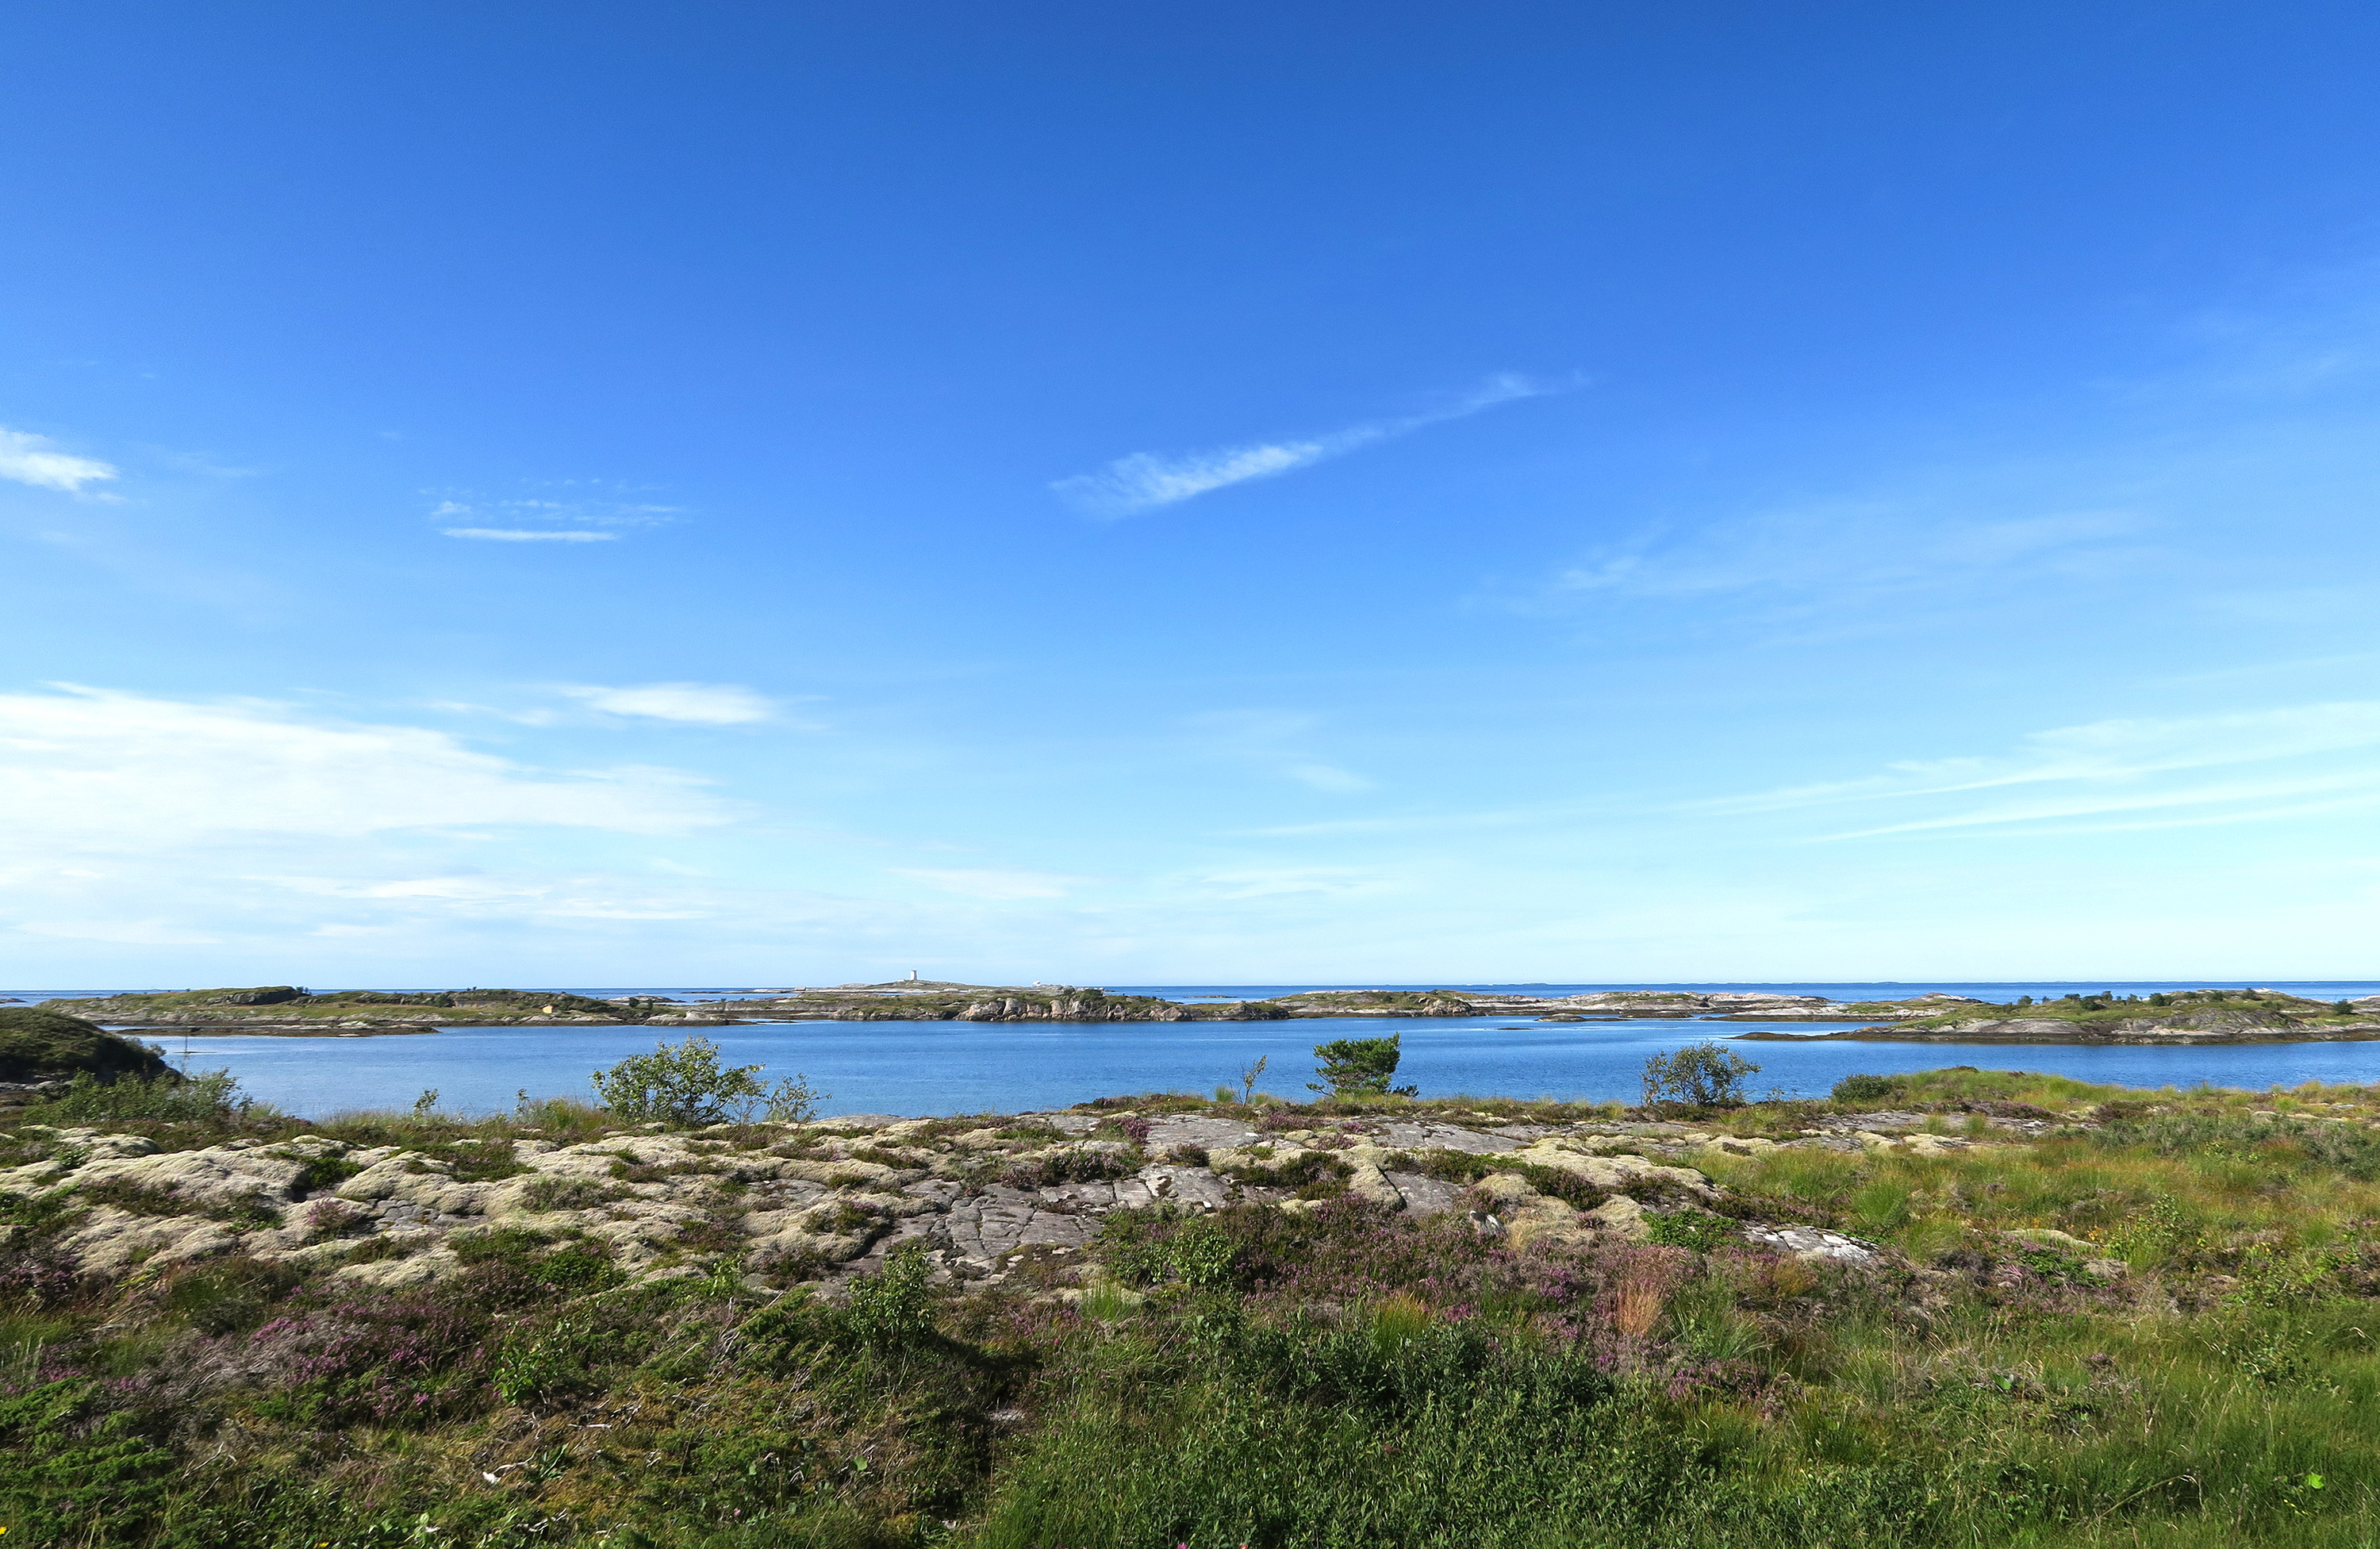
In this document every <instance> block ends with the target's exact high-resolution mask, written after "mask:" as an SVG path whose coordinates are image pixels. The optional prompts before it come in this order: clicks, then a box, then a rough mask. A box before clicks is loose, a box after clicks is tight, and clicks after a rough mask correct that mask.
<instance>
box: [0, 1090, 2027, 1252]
mask: <svg viewBox="0 0 2380 1549" xmlns="http://www.w3.org/2000/svg"><path fill="white" fill-rule="evenodd" d="M1242 1113H1244V1111H1242ZM1242 1113H1234V1112H1230V1111H1221V1112H1211V1113H1162V1112H1152V1113H1149V1114H1147V1115H1146V1116H1144V1115H1141V1114H1138V1113H1136V1112H1135V1111H1133V1110H1130V1109H1120V1108H1113V1107H1110V1108H1106V1109H1104V1110H1102V1111H1098V1112H1083V1111H1068V1112H1060V1113H1038V1114H1018V1115H1008V1116H977V1117H973V1118H967V1119H916V1118H900V1117H896V1116H889V1115H859V1116H844V1117H840V1118H835V1119H831V1120H825V1121H821V1122H819V1123H814V1124H808V1125H753V1126H725V1125H722V1126H716V1127H713V1128H710V1129H706V1130H695V1131H691V1132H671V1131H665V1130H662V1129H661V1128H659V1127H654V1126H647V1127H645V1128H624V1129H619V1130H613V1131H609V1132H606V1133H604V1134H603V1135H601V1137H600V1138H598V1139H593V1140H575V1141H568V1142H565V1141H563V1140H553V1139H546V1138H541V1137H540V1136H539V1135H537V1134H535V1133H528V1134H516V1135H514V1136H512V1137H510V1138H497V1139H487V1140H480V1139H454V1138H451V1137H450V1138H447V1139H445V1140H441V1141H436V1142H433V1141H431V1140H425V1141H423V1142H422V1143H421V1145H420V1148H419V1149H408V1148H407V1147H405V1146H402V1145H379V1146H363V1145H353V1144H349V1143H346V1142H345V1141H342V1140H337V1139H334V1138H333V1137H331V1136H329V1135H325V1134H320V1133H305V1134H300V1135H297V1136H295V1137H293V1138H290V1139H287V1140H280V1141H275V1142H272V1143H262V1142H259V1141H257V1140H233V1141H228V1142H225V1143H223V1144H219V1145H212V1146H202V1147H197V1148H192V1149H184V1150H164V1149H160V1147H159V1146H158V1145H157V1143H156V1142H154V1141H152V1140H148V1139H146V1138H144V1137H142V1136H140V1135H137V1134H119V1133H111V1132H108V1131H106V1130H104V1129H102V1128H44V1127H41V1126H31V1125H28V1126H22V1127H20V1128H18V1130H16V1131H13V1132H7V1133H6V1134H0V1139H5V1140H7V1141H8V1142H9V1143H10V1145H11V1146H12V1147H13V1150H14V1154H15V1155H16V1156H17V1157H18V1158H24V1157H26V1156H28V1155H30V1157H31V1159H30V1160H20V1161H19V1163H18V1165H15V1166H12V1167H6V1168H0V1193H5V1194H10V1195H16V1196H19V1197H23V1198H27V1199H30V1200H33V1201H47V1202H48V1203H47V1205H45V1206H44V1208H50V1207H55V1208H60V1209H64V1210H67V1211H70V1212H72V1213H73V1219H72V1222H71V1226H70V1229H69V1230H68V1231H67V1233H66V1234H65V1235H64V1236H63V1238H61V1239H60V1240H61V1245H62V1247H63V1248H64V1249H65V1250H66V1251H67V1253H69V1254H70V1255H71V1256H72V1259H73V1262H74V1266H75V1268H76V1270H77V1271H78V1272H79V1274H81V1275H86V1276H96V1277H99V1278H103V1279H115V1278H119V1277H123V1276H127V1275H136V1274H143V1273H152V1272H155V1271H158V1270H163V1269H165V1268H168V1267H171V1266H173V1265H176V1264H181V1263H186V1262H190V1261H193V1260H197V1259H203V1258H210V1257H213V1256H216V1255H221V1254H235V1253H237V1254H244V1255H246V1256H248V1257H250V1258H253V1259H256V1260H259V1261H262V1262H276V1261H288V1262H293V1263H297V1264H303V1265H308V1266H311V1267H314V1268H318V1269H321V1270H323V1271H326V1272H327V1273H329V1274H331V1275H334V1276H335V1277H337V1278H339V1279H342V1280H346V1281H348V1282H350V1283H353V1284H356V1285H357V1286H358V1287H383V1288H385V1287H402V1286H409V1285H418V1284H421V1283H424V1282H428V1281H434V1280H436V1279H439V1278H441V1277H442V1276H444V1275H450V1274H453V1273H455V1271H456V1270H458V1269H459V1268H461V1267H462V1266H463V1264H464V1262H465V1256H464V1255H465V1254H466V1253H468V1249H469V1243H470V1239H471V1238H473V1237H475V1236H479V1235H482V1234H486V1233H489V1232H492V1231H499V1230H506V1229H510V1230H515V1231H519V1232H524V1233H528V1234H534V1235H535V1236H536V1237H537V1238H539V1239H540V1240H546V1241H576V1242H579V1243H582V1244H585V1245H587V1246H589V1247H590V1248H592V1249H594V1250H597V1251H599V1252H601V1254H602V1255H603V1256H604V1257H605V1258H607V1259H608V1260H609V1262H611V1263H612V1265H613V1268H614V1269H615V1270H617V1271H618V1272H620V1273H621V1274H623V1275H625V1276H626V1277H627V1278H629V1279H631V1280H636V1279H649V1278H658V1277H662V1276H672V1275H687V1274H695V1273H716V1272H717V1270H718V1267H719V1265H720V1263H721V1262H722V1260H726V1261H730V1262H733V1263H734V1265H735V1266H736V1267H737V1268H738V1269H740V1270H741V1271H742V1273H744V1274H745V1275H747V1276H748V1277H752V1278H754V1279H755V1280H757V1281H758V1282H759V1283H760V1284H764V1285H770V1286H778V1287H783V1286H791V1285H795V1284H812V1285H816V1286H819V1287H822V1288H824V1289H826V1290H828V1291H830V1292H832V1291H833V1290H834V1289H836V1288H838V1287H841V1286H843V1285H844V1284H847V1283H848V1281H849V1280H850V1279H851V1278H852V1277H854V1276H855V1275H864V1274H867V1273H869V1272H871V1271H872V1270H874V1269H875V1268H877V1267H879V1266H880V1265H881V1263H882V1262H883V1260H884V1257H885V1255H886V1254H888V1253H890V1252H892V1251H894V1250H899V1249H902V1248H904V1247H905V1246H907V1245H909V1244H911V1243H917V1245H919V1246H920V1247H921V1248H923V1250H925V1251H926V1252H927V1254H928V1255H929V1259H930V1261H931V1262H932V1263H933V1264H934V1265H935V1267H936V1271H937V1273H938V1275H941V1276H943V1277H946V1278H953V1279H957V1280H962V1281H966V1282H980V1283H984V1284H989V1285H998V1284H1000V1283H1002V1282H1003V1281H1004V1280H1007V1279H1009V1278H1010V1277H1012V1276H1013V1275H1014V1274H1015V1273H1016V1272H1017V1271H1018V1269H1019V1268H1020V1266H1028V1265H1029V1266H1038V1273H1041V1274H1042V1275H1043V1278H1044V1280H1045V1281H1046V1279H1047V1277H1048V1272H1049V1268H1050V1265H1051V1264H1056V1263H1065V1262H1075V1263H1080V1262H1084V1259H1085V1256H1086V1255H1087V1250H1088V1249H1089V1248H1090V1246H1091V1244H1092V1241H1093V1239H1094V1238H1097V1237H1098V1235H1099V1230H1100V1226H1101V1225H1102V1222H1103V1220H1104V1218H1105V1217H1106V1216H1107V1215H1108V1214H1109V1213H1111V1212H1112V1211H1117V1210H1140V1209H1148V1208H1151V1207H1164V1208H1169V1209H1172V1210H1176V1211H1182V1212H1189V1213H1197V1212H1206V1211H1215V1210H1220V1209H1224V1208H1227V1207H1230V1206H1234V1205H1266V1206H1272V1207H1276V1208H1281V1209H1287V1210H1293V1211H1299V1210H1308V1209H1312V1208H1315V1207H1316V1205H1317V1204H1318V1202H1319V1201H1322V1200H1325V1199H1330V1198H1335V1197H1341V1196H1352V1197H1353V1198H1354V1199H1356V1200H1360V1201H1364V1202H1365V1203H1366V1204H1367V1205H1369V1206H1371V1207H1373V1208H1376V1209H1378V1210H1380V1211H1383V1212H1387V1213H1392V1214H1403V1215H1406V1216H1408V1217H1415V1218H1419V1217H1428V1216H1436V1215H1442V1214H1447V1213H1450V1212H1456V1211H1467V1212H1468V1213H1469V1214H1470V1215H1471V1218H1472V1220H1473V1222H1474V1224H1475V1226H1477V1227H1478V1228H1479V1229H1480V1230H1482V1231H1490V1232H1493V1233H1496V1234H1499V1235H1502V1236H1505V1237H1507V1238H1509V1239H1510V1240H1511V1242H1512V1244H1513V1246H1515V1247H1527V1246H1529V1245H1531V1244H1537V1245H1541V1246H1545V1247H1555V1248H1560V1247H1575V1246H1582V1245H1585V1244H1586V1243H1588V1242H1590V1241H1593V1240H1594V1239H1596V1238H1598V1237H1604V1238H1613V1239H1617V1240H1622V1241H1627V1240H1636V1239H1640V1238H1645V1236H1646V1235H1647V1234H1648V1233H1649V1232H1651V1231H1652V1229H1653V1226H1652V1221H1653V1219H1654V1217H1651V1216H1648V1214H1647V1211H1646V1207H1647V1206H1648V1205H1649V1206H1651V1207H1652V1209H1653V1211H1654V1212H1656V1213H1659V1212H1664V1211H1668V1210H1672V1209H1677V1208H1685V1207H1704V1208H1706V1207H1708V1206H1709V1205H1711V1204H1714V1203H1717V1202H1718V1201H1719V1200H1720V1199H1721V1191H1720V1190H1719V1189H1718V1188H1717V1187H1716V1186H1715V1185H1714V1184H1713V1183H1712V1182H1711V1180H1710V1179H1709V1177H1706V1175H1705V1174H1704V1173H1703V1172H1702V1171H1700V1170H1699V1169H1698V1168H1697V1167H1696V1166H1695V1165H1694V1161H1695V1159H1696V1158H1697V1157H1699V1156H1701V1155H1703V1154H1705V1153H1711V1152H1717V1153H1736V1154H1750V1155H1757V1154H1761V1153H1765V1152H1769V1151H1774V1150H1776V1149H1778V1148H1779V1147H1793V1146H1800V1147H1807V1148H1814V1149H1834V1150H1843V1151H1855V1150H1876V1149H1880V1148H1887V1147H1906V1148H1908V1149H1910V1150H1911V1151H1913V1152H1917V1153H1925V1154H1933V1153H1940V1152H1943V1151H1946V1150H1951V1149H1957V1148H1961V1147H1964V1146H1968V1145H1972V1144H1976V1143H1980V1142H1978V1141H1975V1140H1967V1139H1960V1138H1953V1137H1949V1136H1943V1135H1930V1134H1922V1133H1911V1132H1910V1131H1912V1130H1913V1129H1914V1128H1916V1126H1917V1125H1918V1124H1920V1123H1922V1122H1924V1116H1920V1115H1914V1114H1908V1115H1904V1114H1898V1113H1876V1114H1865V1115H1857V1116H1849V1117H1846V1118H1838V1119H1833V1120H1830V1121H1828V1123H1827V1124H1826V1125H1824V1126H1822V1127H1820V1128H1814V1129H1811V1130H1807V1131H1804V1132H1803V1134H1801V1135H1800V1136H1796V1137H1791V1138H1789V1139H1785V1140H1767V1139H1759V1138H1751V1139H1746V1138H1740V1137H1733V1136H1721V1135H1715V1134H1712V1133H1708V1132H1706V1131H1704V1130H1700V1129H1696V1128H1692V1127H1690V1126H1686V1125H1682V1124H1669V1123H1658V1122H1645V1123H1617V1122H1585V1123H1574V1124H1515V1123H1512V1122H1509V1121H1508V1120H1507V1119H1505V1118H1501V1117H1499V1116H1496V1115H1493V1114H1487V1113H1476V1114H1464V1113H1463V1112H1460V1111H1456V1112H1452V1113H1446V1112H1439V1113H1435V1114H1431V1115H1428V1116H1411V1117H1408V1116H1386V1117H1365V1118H1362V1119H1359V1120H1357V1119H1324V1118H1320V1117H1315V1116H1307V1115H1304V1114H1299V1113H1295V1112H1293V1111H1285V1110H1272V1111H1269V1112H1268V1113H1266V1114H1264V1115H1262V1116H1257V1117H1256V1118H1253V1119H1251V1118H1249V1117H1246V1116H1242ZM2005 1127H2006V1128H2019V1125H2018V1123H2017V1122H2016V1121H2010V1122H2009V1123H2007V1124H2006V1126H2005ZM1565 1178H1567V1179H1568V1180H1569V1181H1567V1182H1565V1181H1563V1180H1564V1179H1565ZM15 1229H16V1228H0V1230H15ZM1740 1229H1741V1231H1742V1234H1743V1237H1745V1238H1747V1239H1748V1240H1750V1241H1752V1242H1754V1243H1755V1244H1759V1245H1764V1246H1767V1247H1770V1248H1773V1249H1775V1250H1779V1251H1783V1252H1790V1253H1793V1254H1796V1255H1799V1256H1803V1257H1809V1258H1822V1257H1823V1258H1834V1259H1843V1260H1849V1261H1853V1262H1864V1261H1865V1260H1867V1259H1869V1258H1872V1257H1874V1256H1875V1251H1874V1250H1872V1249H1870V1248H1869V1247H1867V1246H1866V1245H1864V1244H1861V1243H1857V1242H1855V1241H1853V1240H1852V1239H1850V1238H1840V1237H1838V1236H1837V1235H1836V1234H1833V1233H1829V1232H1823V1231H1819V1230H1817V1229H1816V1228H1814V1227H1806V1226H1794V1225H1791V1224H1790V1223H1789V1224H1779V1225H1776V1226H1768V1225H1758V1224H1755V1225H1747V1226H1743V1227H1741V1228H1740ZM458 1250H460V1251H458ZM1061 1277H1063V1276H1061Z"/></svg>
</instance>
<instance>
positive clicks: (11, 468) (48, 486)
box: [0, 429, 116, 494]
mask: <svg viewBox="0 0 2380 1549" xmlns="http://www.w3.org/2000/svg"><path fill="white" fill-rule="evenodd" d="M115 476H116V474H115V467H114V466H113V465H112V464H109V463H103V462H101V461H100V460H99V459H98V458H96V457H76V456H74V455H73V454H72V453H70V452H61V451H59V450H58V449H57V443H55V442H54V441H52V440H51V439H50V438H49V437H48V436H45V435H35V434H33V433H31V432H30V431H12V430H6V429H0V479H6V480H9V481H11V482H16V483H19V484H31V485H32V486H34V487H35V488H36V489H45V490H64V491H65V492H66V493H67V494H81V493H82V487H83V486H84V485H85V484H95V483H100V482H103V481H106V480H109V479H113V478H115Z"/></svg>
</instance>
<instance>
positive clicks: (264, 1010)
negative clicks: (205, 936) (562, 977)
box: [46, 984, 644, 1027]
mask: <svg viewBox="0 0 2380 1549" xmlns="http://www.w3.org/2000/svg"><path fill="white" fill-rule="evenodd" d="M46 1005H47V1006H55V1007H57V1008H59V1009H62V1010H65V1011H67V1012H70V1013H72V1014H73V1015H75V1016H78V1017H88V1018H95V1019H98V1020H101V1021H109V1022H134V1021H139V1022H155V1023H159V1024H161V1025H165V1026H182V1025H185V1024H188V1025H190V1026H196V1027H209V1026H237V1025H240V1024H243V1023H251V1022H261V1023H267V1024H273V1025H286V1024H292V1023H297V1024H303V1023H310V1022H325V1023H329V1022H339V1021H345V1020H350V1019H358V1018H360V1019H363V1020H367V1021H390V1020H395V1021H405V1022H423V1021H435V1022H450V1023H467V1022H504V1021H518V1020H522V1019H524V1018H530V1017H544V1016H553V1017H573V1018H583V1017H593V1018H600V1019H602V1020H606V1021H637V1020H639V1019H640V1018H642V1016H643V1015H644V1012H643V1011H641V1010H638V1009H632V1008H630V1007H626V1006H614V1005H613V1004H612V1003H611V1002H609V1001H601V1000H592V999H589V997H587V996H585V995H574V994H565V993H564V992H562V991H559V990H407V991H395V990H328V991H323V992H322V993H320V994H313V993H310V992H308V991H305V990H302V989H299V988H298V987H297V986H296V985H294V984H268V985H263V986H261V987H258V988H253V989H246V990H220V989H218V990H175V991H165V992H158V993H155V994H120V995H103V996H101V997H99V998H97V999H95V1000H72V1001H67V1000H60V1001H50V1002H48V1003H46Z"/></svg>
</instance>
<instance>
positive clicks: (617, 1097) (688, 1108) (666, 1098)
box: [594, 1038, 769, 1125]
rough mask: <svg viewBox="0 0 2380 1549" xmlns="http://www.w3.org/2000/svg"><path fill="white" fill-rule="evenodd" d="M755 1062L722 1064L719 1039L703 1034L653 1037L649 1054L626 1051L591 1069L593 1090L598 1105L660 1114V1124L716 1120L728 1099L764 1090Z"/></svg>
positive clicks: (635, 1114)
mask: <svg viewBox="0 0 2380 1549" xmlns="http://www.w3.org/2000/svg"><path fill="white" fill-rule="evenodd" d="M759 1072H760V1067H759V1066H757V1065H739V1066H731V1067H722V1066H721V1065H720V1063H719V1045H718V1044H716V1043H712V1042H710V1040H709V1039H708V1038H689V1039H687V1040H686V1042H685V1043H678V1044H674V1045H673V1044H669V1043H657V1044H655V1045H654V1046H653V1052H652V1053H651V1054H649V1055H630V1056H629V1057H628V1058H626V1059H624V1060H622V1061H621V1062H620V1063H619V1064H617V1065H614V1066H613V1067H610V1068H608V1069H603V1070H598V1071H596V1072H595V1077H594V1080H595V1091H596V1092H597V1094H598V1095H600V1096H601V1098H602V1100H603V1105H604V1106H605V1107H607V1108H609V1109H611V1110H612V1112H613V1113H614V1114H617V1115H618V1116H620V1117H622V1118H624V1119H627V1120H629V1121H631V1122H639V1121H650V1120H653V1119H659V1120H661V1121H662V1123H664V1124H678V1125H700V1124H718V1123H721V1122H722V1121H724V1120H725V1119H726V1117H727V1116H728V1108H729V1104H745V1103H758V1102H761V1101H765V1100H766V1099H767V1097H768V1095H769V1093H768V1091H767V1089H766V1088H764V1087H762V1086H761V1085H760V1081H759Z"/></svg>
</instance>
